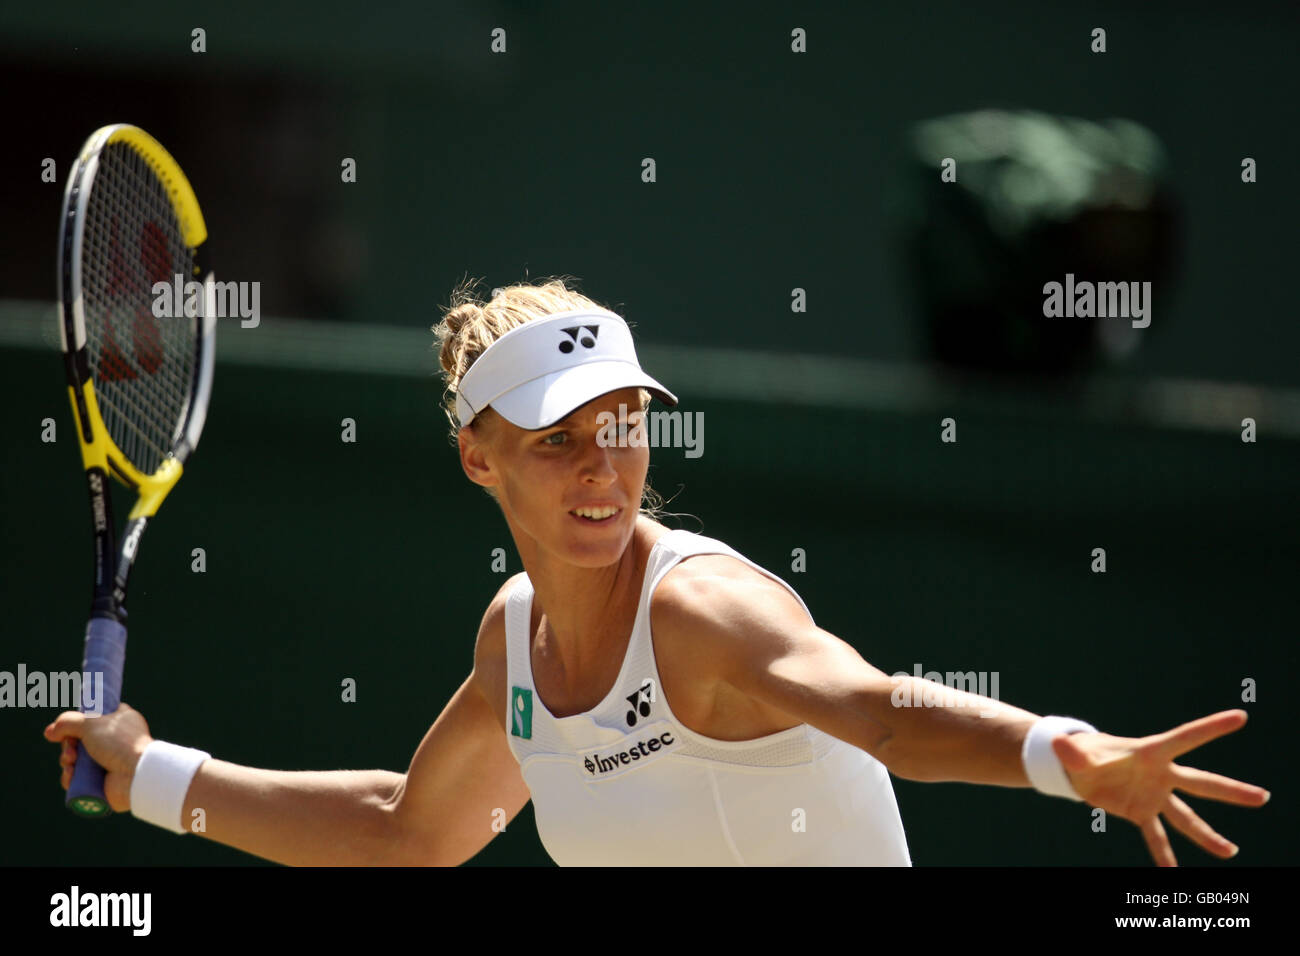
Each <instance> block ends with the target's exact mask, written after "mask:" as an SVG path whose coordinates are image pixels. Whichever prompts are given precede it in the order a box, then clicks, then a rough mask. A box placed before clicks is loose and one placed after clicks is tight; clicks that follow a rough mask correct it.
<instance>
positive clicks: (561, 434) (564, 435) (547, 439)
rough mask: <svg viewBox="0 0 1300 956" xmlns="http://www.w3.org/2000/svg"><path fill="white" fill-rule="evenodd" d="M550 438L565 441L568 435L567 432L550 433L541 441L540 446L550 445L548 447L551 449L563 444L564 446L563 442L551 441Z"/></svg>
mask: <svg viewBox="0 0 1300 956" xmlns="http://www.w3.org/2000/svg"><path fill="white" fill-rule="evenodd" d="M552 438H560V439H565V440H567V439H568V433H567V432H552V433H551V434H549V435H547V436H546V437H545V438H543V439H542V444H543V445H550V446H552V447H553V448H558V447H559V446H560V445H563V444H564V441H551V439H552Z"/></svg>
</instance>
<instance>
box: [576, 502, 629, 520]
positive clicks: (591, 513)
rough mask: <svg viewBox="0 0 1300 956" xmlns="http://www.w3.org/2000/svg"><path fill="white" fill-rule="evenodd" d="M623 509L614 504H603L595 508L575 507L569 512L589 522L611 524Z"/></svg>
mask: <svg viewBox="0 0 1300 956" xmlns="http://www.w3.org/2000/svg"><path fill="white" fill-rule="evenodd" d="M622 511H623V509H622V508H616V507H614V506H613V505H602V506H600V507H594V508H574V509H573V510H572V511H570V512H569V514H571V515H573V517H575V518H577V519H578V520H579V521H583V522H585V523H587V524H609V523H610V522H612V521H614V520H615V519H616V518H617V517H618V516H619V515H620V514H621V513H622Z"/></svg>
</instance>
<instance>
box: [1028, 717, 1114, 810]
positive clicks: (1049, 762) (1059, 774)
mask: <svg viewBox="0 0 1300 956" xmlns="http://www.w3.org/2000/svg"><path fill="white" fill-rule="evenodd" d="M1078 733H1090V734H1095V733H1097V728H1096V727H1094V726H1093V725H1092V724H1090V723H1087V722H1086V721H1083V720H1076V719H1075V718H1073V717H1040V718H1039V719H1038V720H1036V721H1035V722H1034V725H1033V726H1032V727H1030V728H1029V733H1028V734H1026V735H1025V744H1024V746H1023V747H1022V748H1021V750H1020V759H1021V760H1022V761H1023V762H1024V765H1025V773H1026V774H1027V775H1028V777H1029V782H1030V783H1031V784H1033V787H1034V789H1035V790H1037V791H1038V792H1039V793H1045V794H1047V795H1048V796H1049V797H1065V798H1066V799H1067V800H1077V801H1078V802H1080V803H1082V802H1083V797H1081V796H1079V795H1078V794H1077V793H1075V792H1074V787H1072V786H1071V785H1070V778H1069V777H1068V776H1067V775H1066V773H1065V768H1064V767H1062V766H1061V761H1060V758H1058V757H1057V756H1056V752H1055V751H1053V750H1052V739H1053V738H1054V737H1059V736H1060V735H1061V734H1078Z"/></svg>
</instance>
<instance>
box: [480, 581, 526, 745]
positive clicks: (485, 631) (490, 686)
mask: <svg viewBox="0 0 1300 956" xmlns="http://www.w3.org/2000/svg"><path fill="white" fill-rule="evenodd" d="M523 577H524V573H523V572H522V571H521V572H519V573H518V574H516V575H514V576H512V577H511V578H509V579H508V580H507V581H506V582H505V583H504V584H502V585H501V587H500V588H499V589H498V590H497V593H496V594H495V595H493V597H492V600H491V601H489V602H488V606H487V610H486V611H484V612H483V620H482V622H481V623H480V624H479V629H478V637H477V639H476V640H475V642H474V682H475V683H476V684H477V685H478V687H479V692H480V693H482V695H483V696H484V698H485V699H486V700H487V701H488V702H489V703H491V704H492V705H493V707H494V710H499V711H500V715H499V716H500V720H501V729H502V731H506V730H508V728H507V727H506V718H505V704H504V703H503V702H504V701H505V699H506V599H507V598H508V597H509V596H510V592H511V591H512V590H514V588H515V585H516V584H517V583H518V582H519V580H520V579H521V578H523ZM498 703H500V706H499V707H497V706H496V705H497V704H498Z"/></svg>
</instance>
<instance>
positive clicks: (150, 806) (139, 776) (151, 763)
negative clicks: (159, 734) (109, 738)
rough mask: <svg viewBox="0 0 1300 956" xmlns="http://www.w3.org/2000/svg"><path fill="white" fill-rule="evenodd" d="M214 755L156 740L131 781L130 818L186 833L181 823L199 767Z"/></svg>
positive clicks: (142, 756) (145, 754)
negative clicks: (187, 798)
mask: <svg viewBox="0 0 1300 956" xmlns="http://www.w3.org/2000/svg"><path fill="white" fill-rule="evenodd" d="M211 756H212V754H209V753H205V752H204V751H202V750H195V749H193V748H192V747H179V746H177V745H176V744H169V743H167V741H165V740H155V741H153V743H151V744H149V746H148V747H145V748H144V753H143V754H141V755H140V762H139V763H138V764H136V767H135V777H134V778H133V779H132V780H131V814H132V815H133V816H135V817H137V818H139V819H141V820H144V821H145V822H146V823H152V824H154V825H155V826H160V827H163V828H164V829H167V830H171V831H172V832H173V833H185V832H187V831H186V829H185V826H184V824H183V822H182V820H181V812H182V811H183V810H184V809H185V794H186V793H188V792H189V789H190V781H191V780H193V779H194V775H195V774H196V773H198V771H199V766H200V765H201V764H202V763H203V761H205V760H207V759H208V758H209V757H211Z"/></svg>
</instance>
